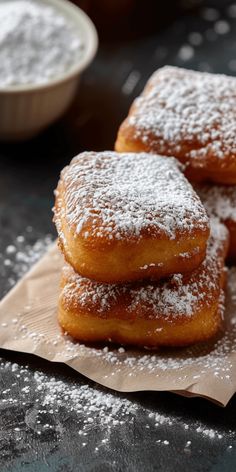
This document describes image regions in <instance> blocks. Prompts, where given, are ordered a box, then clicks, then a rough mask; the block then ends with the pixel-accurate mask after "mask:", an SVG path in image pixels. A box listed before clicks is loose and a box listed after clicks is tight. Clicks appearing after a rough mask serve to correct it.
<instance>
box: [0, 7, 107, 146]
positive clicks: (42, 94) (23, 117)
mask: <svg viewBox="0 0 236 472" xmlns="http://www.w3.org/2000/svg"><path fill="white" fill-rule="evenodd" d="M0 22H1V25H2V27H1V30H0V109H1V113H0V139H2V140H17V139H27V138H30V137H32V136H34V135H36V134H37V133H39V132H40V131H41V130H43V129H44V128H46V127H47V126H48V125H49V124H51V123H52V122H53V121H55V120H56V119H57V118H59V117H60V116H61V115H62V114H63V113H64V111H65V110H66V109H67V107H68V106H69V104H70V103H71V101H72V99H73V97H74V95H75V93H76V90H77V86H78V81H79V76H80V73H81V72H82V71H83V70H84V69H85V67H86V66H87V65H88V64H89V63H90V62H91V61H92V59H93V57H94V55H95V53H96V50H97V43H98V40H97V33H96V30H95V27H94V25H93V24H92V22H91V21H90V19H89V18H88V17H87V15H86V14H85V13H84V12H83V11H82V10H80V9H79V8H78V7H76V6H75V5H73V4H72V3H70V2H68V1H67V0H0Z"/></svg>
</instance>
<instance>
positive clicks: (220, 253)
mask: <svg viewBox="0 0 236 472" xmlns="http://www.w3.org/2000/svg"><path fill="white" fill-rule="evenodd" d="M227 250H228V231H227V229H226V228H225V227H224V226H223V225H220V223H215V224H214V229H213V232H212V236H211V238H210V240H209V243H208V248H207V256H206V259H205V260H204V262H203V264H202V265H201V266H200V267H199V268H198V269H197V270H196V271H195V272H194V273H192V274H191V276H189V277H187V278H186V277H185V278H184V277H183V276H181V275H175V276H173V277H172V278H171V279H169V280H168V281H166V282H159V283H154V282H153V283H146V284H140V283H139V284H137V283H136V284H128V285H127V284H126V285H109V284H99V283H97V282H93V281H91V280H88V279H85V278H82V277H80V276H79V275H77V274H75V272H74V271H73V269H72V267H70V266H69V265H66V266H65V267H64V269H63V274H62V281H61V295H60V299H59V311H58V320H59V323H60V325H61V327H62V328H63V330H65V331H66V332H67V333H69V334H70V335H71V336H73V337H74V338H76V339H78V340H79V341H81V342H99V341H112V342H115V343H121V344H131V345H138V346H149V347H158V346H185V345H189V344H193V343H196V342H199V341H204V340H207V339H209V338H211V337H212V336H214V335H215V334H216V333H217V332H218V330H219V329H220V328H221V325H222V317H223V316H222V315H223V311H224V309H223V305H224V303H223V302H224V294H223V287H224V282H225V268H224V260H225V256H226V252H227Z"/></svg>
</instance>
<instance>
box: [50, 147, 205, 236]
mask: <svg viewBox="0 0 236 472" xmlns="http://www.w3.org/2000/svg"><path fill="white" fill-rule="evenodd" d="M58 188H59V191H58V192H57V193H56V198H57V200H56V210H55V222H56V225H57V229H58V231H59V235H60V236H62V237H63V234H62V230H61V217H65V218H66V222H67V224H68V225H69V227H74V229H75V232H76V234H79V235H80V236H82V237H83V238H85V239H86V238H88V237H90V238H105V239H106V240H108V241H109V240H112V239H125V240H126V239H127V238H128V237H133V238H141V237H143V235H144V233H145V235H146V234H147V233H148V234H149V236H150V237H152V236H160V235H161V236H164V237H167V238H170V239H175V238H176V236H177V235H179V234H182V235H183V234H184V235H188V234H189V233H190V234H192V233H194V232H195V231H196V230H197V229H199V230H203V231H208V218H207V215H206V212H205V209H204V208H203V205H202V204H201V202H200V199H199V198H198V197H197V195H196V194H195V192H194V191H193V189H192V187H191V185H190V184H189V183H188V181H187V180H186V179H185V177H184V175H183V174H182V173H181V171H180V170H179V167H178V163H177V161H176V160H175V159H174V158H169V159H166V158H165V157H163V156H158V155H151V154H146V153H138V154H134V153H126V154H117V153H115V152H111V151H107V152H100V153H93V152H84V153H82V154H80V155H78V156H76V157H75V158H74V159H73V160H72V162H71V164H70V165H69V166H67V167H66V168H65V169H64V170H63V171H62V174H61V180H60V182H59V187H58Z"/></svg>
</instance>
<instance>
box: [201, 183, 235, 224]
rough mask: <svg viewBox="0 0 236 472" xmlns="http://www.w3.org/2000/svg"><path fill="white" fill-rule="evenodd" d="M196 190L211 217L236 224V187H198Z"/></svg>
mask: <svg viewBox="0 0 236 472" xmlns="http://www.w3.org/2000/svg"><path fill="white" fill-rule="evenodd" d="M195 190H196V192H197V193H198V195H199V197H200V198H201V200H202V202H203V204H204V206H205V208H206V210H207V212H208V214H209V215H210V216H211V215H214V216H217V217H218V218H220V220H221V221H226V220H232V221H233V222H234V223H236V185H231V186H224V185H196V186H195Z"/></svg>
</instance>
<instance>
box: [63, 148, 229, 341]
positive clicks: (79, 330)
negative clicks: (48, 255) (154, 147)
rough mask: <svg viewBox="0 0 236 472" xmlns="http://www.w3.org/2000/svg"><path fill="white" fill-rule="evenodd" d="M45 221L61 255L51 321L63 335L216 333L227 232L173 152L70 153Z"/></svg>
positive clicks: (185, 337) (125, 337)
mask: <svg viewBox="0 0 236 472" xmlns="http://www.w3.org/2000/svg"><path fill="white" fill-rule="evenodd" d="M54 221H55V223H56V227H57V230H58V236H59V245H60V248H61V250H62V252H63V254H64V256H65V259H66V264H65V267H64V269H63V273H62V281H61V294H60V299H59V314H58V318H59V323H60V325H61V327H62V328H63V329H64V330H65V331H66V332H67V333H69V334H70V335H71V336H73V337H75V338H76V339H78V340H80V341H82V342H86V341H89V342H90V341H93V342H96V341H111V342H116V343H122V344H133V345H139V346H147V347H148V346H149V347H158V346H183V345H188V344H191V343H194V342H198V341H203V340H206V339H209V338H211V337H212V336H213V335H215V334H216V333H217V331H218V330H219V329H220V327H221V323H222V317H223V311H224V310H223V308H224V292H223V287H224V280H225V265H224V262H225V257H226V253H227V250H228V231H227V229H226V228H225V227H224V226H223V225H222V224H221V223H220V222H219V221H218V220H217V219H213V218H212V219H211V224H209V218H208V216H207V213H206V211H205V209H204V207H203V205H202V203H201V201H200V199H199V197H198V196H197V194H196V192H195V191H194V189H193V188H192V186H191V184H190V183H189V182H188V181H187V179H186V178H185V177H184V175H183V173H182V172H181V169H180V164H179V163H178V161H176V160H175V159H174V158H167V157H166V156H160V155H152V154H147V153H124V154H119V153H115V152H110V151H108V152H102V153H92V152H91V153H82V154H80V155H79V156H77V157H75V158H74V159H73V160H72V162H71V164H70V165H69V166H67V167H66V168H65V169H64V170H63V171H62V173H61V178H60V181H59V184H58V187H57V190H56V202H55V216H54ZM209 234H210V237H209Z"/></svg>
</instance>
